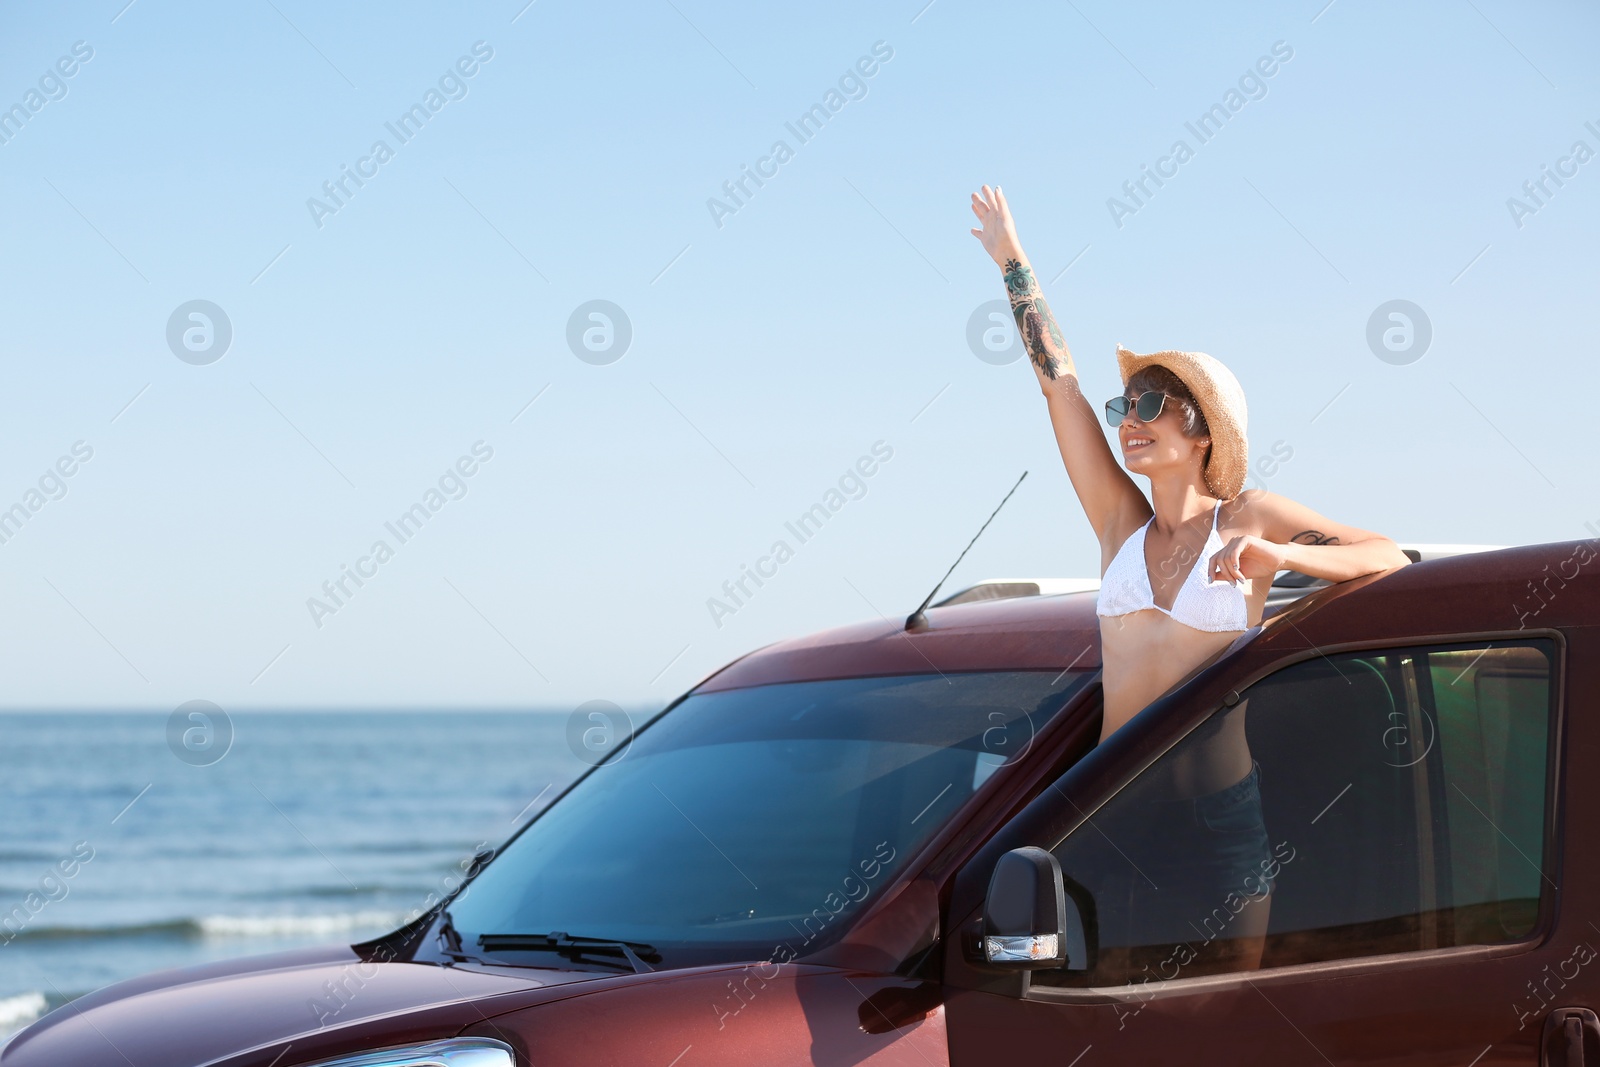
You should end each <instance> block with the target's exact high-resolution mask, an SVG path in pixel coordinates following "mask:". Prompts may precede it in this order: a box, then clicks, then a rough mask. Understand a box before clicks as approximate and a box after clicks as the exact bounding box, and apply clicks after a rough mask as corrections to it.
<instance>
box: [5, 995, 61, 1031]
mask: <svg viewBox="0 0 1600 1067" xmlns="http://www.w3.org/2000/svg"><path fill="white" fill-rule="evenodd" d="M49 1007H50V1002H49V1001H47V1000H45V997H44V994H43V993H21V994H18V995H17V996H14V997H0V1033H6V1032H9V1031H11V1030H13V1029H18V1030H20V1029H21V1028H22V1027H24V1026H26V1025H27V1024H28V1023H31V1022H33V1020H35V1019H37V1018H38V1017H39V1016H41V1015H43V1014H44V1013H45V1012H46V1011H47V1010H48V1009H49Z"/></svg>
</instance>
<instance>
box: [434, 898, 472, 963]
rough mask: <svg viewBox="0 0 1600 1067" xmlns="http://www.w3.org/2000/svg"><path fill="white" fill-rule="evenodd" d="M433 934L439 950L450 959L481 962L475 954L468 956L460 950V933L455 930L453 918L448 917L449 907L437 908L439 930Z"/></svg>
mask: <svg viewBox="0 0 1600 1067" xmlns="http://www.w3.org/2000/svg"><path fill="white" fill-rule="evenodd" d="M435 936H436V937H437V938H438V941H439V947H440V950H441V951H442V952H443V953H444V954H445V955H446V956H449V957H450V958H451V959H454V960H456V961H458V962H459V961H461V960H470V961H472V962H473V963H482V962H483V961H482V960H480V959H478V958H477V957H476V956H469V955H467V954H466V953H465V952H463V951H461V934H460V933H458V932H457V931H456V924H455V920H453V919H451V918H450V909H449V908H440V909H439V931H438V933H437V934H436V935H435Z"/></svg>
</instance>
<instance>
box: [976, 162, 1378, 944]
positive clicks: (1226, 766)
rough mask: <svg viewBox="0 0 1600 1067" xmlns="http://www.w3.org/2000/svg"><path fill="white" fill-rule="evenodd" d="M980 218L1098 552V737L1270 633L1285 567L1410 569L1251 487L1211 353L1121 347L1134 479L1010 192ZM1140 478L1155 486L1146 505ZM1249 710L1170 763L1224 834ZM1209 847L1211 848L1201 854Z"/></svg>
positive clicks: (1251, 920)
mask: <svg viewBox="0 0 1600 1067" xmlns="http://www.w3.org/2000/svg"><path fill="white" fill-rule="evenodd" d="M972 211H973V213H974V214H975V215H977V217H978V222H979V228H977V229H973V230H972V231H971V232H972V234H973V236H975V237H977V238H978V239H979V241H981V242H982V244H983V248H984V251H986V252H988V253H989V255H990V256H991V257H992V258H993V259H994V261H995V263H997V264H998V265H999V266H1000V269H1001V271H1002V272H1003V275H1004V278H1005V283H1006V291H1007V293H1008V295H1009V296H1010V301H1011V309H1012V313H1013V314H1014V316H1015V317H1016V320H1017V328H1018V331H1019V333H1020V334H1021V336H1022V339H1023V343H1024V345H1025V346H1026V348H1027V350H1028V355H1029V357H1030V359H1031V360H1032V363H1033V369H1034V373H1035V375H1036V377H1037V378H1038V381H1039V388H1040V390H1041V391H1042V392H1043V393H1044V396H1045V402H1046V405H1047V407H1048V410H1049V412H1050V422H1051V424H1052V425H1053V426H1054V428H1055V435H1056V443H1057V444H1058V445H1059V447H1060V449H1061V458H1062V460H1063V461H1065V463H1066V467H1067V475H1068V477H1069V478H1070V479H1071V481H1072V487H1073V489H1074V490H1076V491H1077V494H1078V500H1079V501H1080V502H1081V503H1082V505H1083V510H1084V513H1085V514H1086V515H1087V516H1088V519H1089V525H1090V526H1091V527H1093V528H1094V533H1095V537H1096V538H1097V539H1098V540H1099V542H1100V570H1101V588H1100V597H1099V602H1098V606H1097V611H1098V614H1099V616H1100V653H1101V663H1102V670H1101V681H1102V688H1103V691H1104V708H1105V710H1104V718H1103V721H1102V724H1101V728H1100V740H1102V741H1104V740H1105V739H1106V738H1107V737H1109V736H1110V735H1111V733H1112V732H1114V731H1115V730H1116V729H1117V728H1118V727H1120V726H1122V725H1123V724H1124V723H1126V722H1127V721H1128V720H1129V719H1131V718H1132V717H1133V716H1134V715H1135V714H1136V713H1138V712H1139V711H1140V710H1141V709H1142V708H1144V707H1145V706H1146V705H1147V704H1149V703H1150V702H1151V701H1152V700H1154V699H1155V698H1156V697H1158V696H1160V695H1161V694H1162V693H1164V692H1166V691H1167V690H1168V689H1170V688H1171V687H1172V686H1173V685H1174V684H1175V683H1177V682H1178V681H1180V680H1181V679H1182V678H1183V677H1184V676H1185V675H1187V674H1189V673H1190V672H1191V671H1192V670H1194V668H1196V667H1197V666H1199V665H1200V664H1202V663H1203V662H1205V661H1206V660H1208V659H1210V658H1211V657H1212V656H1214V655H1216V654H1217V653H1218V652H1220V651H1221V650H1222V649H1224V648H1226V647H1227V646H1228V645H1229V644H1231V643H1232V642H1233V641H1234V639H1235V638H1237V637H1238V636H1239V635H1240V634H1241V633H1243V632H1244V631H1245V630H1247V629H1249V628H1250V627H1252V626H1254V625H1256V624H1257V623H1259V622H1260V621H1261V615H1262V610H1263V608H1264V607H1265V605H1266V598H1267V590H1268V588H1269V587H1270V586H1271V584H1272V579H1273V576H1274V575H1275V574H1276V573H1277V572H1278V571H1280V570H1284V569H1292V570H1296V571H1300V572H1301V573H1303V574H1309V575H1312V576H1314V577H1318V578H1327V579H1329V580H1331V581H1335V582H1339V581H1347V580H1349V579H1351V578H1359V577H1361V576H1362V575H1366V574H1372V573H1375V572H1378V571H1384V570H1389V569H1391V568H1395V567H1402V566H1404V565H1405V564H1406V563H1407V562H1408V560H1407V558H1406V556H1405V554H1404V553H1402V552H1401V551H1400V549H1399V548H1398V547H1397V546H1396V545H1395V543H1394V542H1393V541H1391V540H1389V539H1388V538H1387V537H1383V536H1380V535H1378V534H1375V533H1371V532H1370V531H1367V530H1359V529H1356V528H1355V527H1352V526H1345V525H1343V524H1341V523H1336V522H1333V521H1332V520H1330V519H1327V518H1324V517H1323V516H1321V515H1319V514H1317V513H1316V512H1314V511H1312V510H1311V509H1310V508H1307V507H1305V506H1303V505H1301V504H1297V503H1295V502H1294V501H1292V500H1289V499H1286V498H1285V497H1282V496H1279V495H1277V494H1275V493H1269V492H1267V491H1265V490H1262V489H1250V490H1244V491H1241V490H1242V488H1243V485H1244V478H1245V473H1246V468H1247V464H1248V454H1247V453H1246V451H1245V402H1244V393H1243V391H1242V390H1241V389H1240V387H1239V383H1238V381H1237V380H1236V379H1235V378H1234V376H1233V375H1232V374H1231V373H1230V372H1229V371H1228V369H1227V368H1226V367H1224V366H1223V365H1222V364H1221V363H1219V362H1218V361H1217V360H1215V359H1213V358H1211V357H1210V356H1208V355H1205V354H1204V353H1198V352H1157V353H1154V354H1151V355H1137V354H1135V353H1133V352H1130V351H1128V350H1127V349H1125V348H1122V347H1120V346H1119V347H1118V349H1117V360H1118V363H1119V365H1120V369H1121V372H1122V379H1123V383H1124V392H1123V395H1122V396H1120V397H1114V398H1113V399H1112V400H1111V401H1110V402H1108V403H1107V404H1106V419H1107V421H1108V422H1110V423H1111V424H1112V425H1113V426H1115V427H1116V428H1117V433H1118V441H1119V445H1120V447H1121V449H1122V460H1123V464H1124V465H1125V466H1126V467H1127V470H1126V471H1124V470H1123V469H1122V467H1119V466H1118V465H1117V460H1116V458H1115V457H1114V456H1113V455H1112V453H1111V448H1110V446H1109V445H1108V444H1107V443H1106V439H1105V435H1104V434H1103V433H1102V432H1101V430H1100V426H1099V418H1098V416H1097V414H1096V412H1095V410H1094V408H1093V406H1091V404H1090V403H1089V401H1088V400H1087V399H1085V398H1084V395H1083V393H1082V391H1081V390H1080V388H1079V384H1078V376H1077V372H1076V370H1075V368H1074V367H1073V363H1072V356H1071V354H1070V353H1068V351H1067V346H1066V342H1065V340H1064V339H1063V338H1062V335H1061V329H1060V327H1059V326H1058V325H1057V324H1056V321H1055V318H1054V316H1052V315H1051V313H1050V308H1049V305H1047V304H1046V303H1045V299H1044V294H1043V293H1042V292H1041V291H1040V289H1039V284H1038V282H1037V281H1036V280H1035V278H1034V276H1033V270H1032V268H1031V267H1030V265H1029V263H1028V258H1027V256H1025V255H1024V254H1023V252H1022V246H1021V244H1020V243H1019V242H1018V240H1017V232H1016V227H1015V225H1014V224H1013V222H1012V218H1011V210H1010V208H1009V207H1008V206H1007V204H1006V200H1005V195H1004V194H1003V193H1002V192H1001V191H1000V189H999V187H996V188H994V189H993V190H991V189H990V188H989V186H987V185H985V186H984V187H983V188H982V190H981V193H974V194H972ZM1131 474H1141V475H1144V476H1145V477H1147V478H1149V479H1150V499H1149V500H1148V501H1146V499H1145V496H1144V494H1143V493H1141V492H1140V491H1139V488H1138V486H1136V485H1135V484H1134V481H1133V479H1132V477H1130V475H1131ZM1245 703H1246V702H1244V701H1241V702H1240V703H1239V704H1238V705H1237V706H1236V708H1235V710H1234V712H1233V713H1230V714H1228V715H1227V716H1226V717H1225V718H1223V719H1222V720H1221V721H1220V723H1218V724H1217V725H1216V728H1215V729H1214V730H1211V731H1208V733H1209V734H1210V736H1204V735H1202V736H1201V738H1200V739H1199V743H1197V744H1193V745H1186V746H1182V749H1183V750H1182V752H1181V753H1178V754H1176V755H1175V758H1173V759H1171V760H1169V761H1167V762H1168V763H1169V764H1170V765H1171V779H1170V781H1167V782H1163V783H1162V786H1163V787H1164V788H1166V789H1167V790H1169V797H1170V799H1169V800H1168V801H1167V803H1169V804H1171V805H1172V806H1171V807H1168V808H1166V811H1178V812H1182V813H1186V814H1187V813H1189V812H1193V813H1194V818H1193V820H1192V821H1193V822H1194V824H1195V826H1196V827H1200V828H1204V827H1205V826H1207V825H1208V824H1210V825H1222V824H1223V821H1224V816H1225V818H1226V820H1227V821H1228V824H1229V825H1234V826H1236V825H1239V824H1240V819H1241V817H1244V818H1245V821H1249V817H1250V814H1251V813H1250V812H1249V811H1242V810H1241V808H1244V809H1248V808H1250V807H1251V806H1253V807H1254V808H1255V809H1256V811H1255V818H1254V822H1255V825H1257V826H1260V825H1261V820H1260V818H1259V806H1260V794H1259V792H1257V790H1256V782H1257V780H1258V779H1259V775H1260V768H1259V767H1258V766H1256V764H1255V761H1254V760H1253V759H1252V758H1251V755H1250V750H1249V747H1248V745H1247V744H1246V743H1245V734H1244V705H1245ZM1185 821H1186V822H1187V821H1190V820H1185ZM1191 829H1193V828H1192V827H1191ZM1180 833H1181V831H1180ZM1199 833H1200V834H1201V835H1202V836H1203V833H1204V831H1203V829H1201V830H1200V831H1199ZM1236 840H1237V837H1235V838H1233V839H1231V841H1230V843H1229V845H1228V847H1226V848H1224V847H1223V846H1222V844H1221V841H1220V839H1219V840H1218V841H1214V842H1212V843H1211V844H1210V846H1209V847H1210V849H1211V854H1210V855H1209V856H1208V857H1207V858H1208V859H1210V860H1211V861H1212V864H1211V866H1212V868H1213V870H1212V872H1211V873H1212V874H1213V875H1214V876H1215V877H1214V882H1215V885H1214V886H1213V887H1212V888H1214V889H1216V890H1219V891H1220V890H1224V889H1226V888H1227V887H1228V886H1231V885H1233V884H1235V883H1236V882H1237V881H1238V878H1239V876H1241V875H1242V874H1243V873H1247V872H1250V871H1254V870H1256V869H1257V867H1256V864H1255V862H1254V860H1255V859H1256V858H1257V857H1256V856H1255V852H1261V851H1262V850H1264V849H1265V847H1266V834H1265V831H1264V830H1261V832H1260V833H1259V834H1257V835H1256V839H1255V840H1254V841H1253V842H1251V844H1250V847H1249V848H1245V849H1241V848H1239V847H1237V846H1235V845H1233V844H1232V841H1236ZM1199 848H1200V851H1202V852H1204V851H1205V849H1206V848H1207V845H1206V843H1205V842H1204V841H1202V842H1200V845H1199ZM1219 851H1221V852H1226V853H1228V854H1227V855H1221V856H1219V855H1217V854H1216V853H1217V852H1219ZM1194 866H1195V865H1194V864H1192V863H1191V864H1189V867H1188V869H1190V870H1192V869H1193V868H1194ZM1266 904H1267V899H1266V897H1265V896H1264V895H1263V896H1262V897H1261V900H1260V904H1259V906H1255V905H1252V906H1250V907H1246V908H1245V909H1244V911H1243V912H1241V913H1240V914H1239V915H1238V918H1237V920H1236V922H1237V923H1238V925H1237V926H1236V927H1235V930H1236V931H1237V932H1238V933H1239V934H1241V935H1242V936H1243V937H1244V946H1243V947H1244V955H1245V957H1246V958H1247V960H1248V959H1249V958H1251V957H1252V956H1253V958H1254V960H1257V961H1258V960H1259V956H1260V950H1261V946H1262V942H1263V940H1264V935H1265V932H1266V912H1267V907H1266ZM1247 965H1252V966H1253V965H1254V964H1253V963H1248V964H1247Z"/></svg>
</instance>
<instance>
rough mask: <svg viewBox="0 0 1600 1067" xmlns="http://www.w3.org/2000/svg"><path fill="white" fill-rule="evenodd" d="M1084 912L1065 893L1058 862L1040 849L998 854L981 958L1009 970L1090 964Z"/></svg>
mask: <svg viewBox="0 0 1600 1067" xmlns="http://www.w3.org/2000/svg"><path fill="white" fill-rule="evenodd" d="M1087 944H1088V940H1087V938H1086V937H1085V933H1084V922H1083V913H1082V910H1081V909H1080V908H1079V906H1078V902H1077V900H1076V899H1074V897H1073V896H1068V895H1067V892H1066V888H1065V885H1064V883H1063V879H1062V877H1061V864H1060V863H1058V862H1057V861H1056V858H1055V856H1053V855H1052V854H1050V853H1049V852H1047V851H1045V850H1044V849H1042V848H1034V847H1032V846H1029V847H1027V848H1014V849H1012V850H1011V851H1010V852H1007V853H1006V854H1005V855H1003V856H1001V857H1000V861H999V862H998V863H996V864H995V866H994V874H993V875H992V876H991V877H990V879H989V893H988V896H987V897H986V898H985V899H984V902H983V957H984V959H985V960H986V961H987V962H989V963H992V964H999V965H1001V966H1004V967H1006V968H1007V969H1008V970H1009V969H1017V970H1042V969H1045V968H1060V967H1062V966H1063V965H1065V966H1066V967H1067V968H1068V969H1071V970H1085V969H1087V967H1088V948H1087Z"/></svg>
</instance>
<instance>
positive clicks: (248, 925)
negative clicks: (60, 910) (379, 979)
mask: <svg viewBox="0 0 1600 1067" xmlns="http://www.w3.org/2000/svg"><path fill="white" fill-rule="evenodd" d="M415 914H416V913H414V912H413V913H407V912H398V911H355V912H343V913H336V914H332V915H203V916H199V917H195V918H185V919H165V920H161V921H158V922H148V923H128V924H124V925H119V926H41V927H34V928H32V929H24V930H22V931H20V932H19V933H17V934H15V935H14V936H13V937H12V939H11V940H12V941H57V940H100V939H104V938H124V937H168V938H183V939H201V938H205V939H221V938H233V937H255V938H272V937H331V936H334V935H337V934H343V933H348V932H350V931H354V930H360V931H363V932H365V931H368V930H371V931H375V932H379V933H382V932H385V931H388V930H394V929H396V928H398V927H400V926H401V925H403V924H404V923H406V922H407V921H408V920H410V919H411V918H412V917H413V916H414V915H415ZM0 1003H4V1002H3V1001H0Z"/></svg>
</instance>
